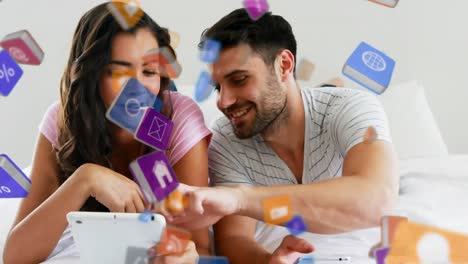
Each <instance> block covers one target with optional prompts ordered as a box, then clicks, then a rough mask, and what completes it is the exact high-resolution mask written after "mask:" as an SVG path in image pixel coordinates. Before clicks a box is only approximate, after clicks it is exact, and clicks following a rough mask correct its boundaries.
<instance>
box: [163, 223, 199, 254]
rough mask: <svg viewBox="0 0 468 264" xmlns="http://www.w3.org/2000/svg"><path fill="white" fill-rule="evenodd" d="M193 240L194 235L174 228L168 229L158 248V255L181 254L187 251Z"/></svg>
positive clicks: (165, 230)
mask: <svg viewBox="0 0 468 264" xmlns="http://www.w3.org/2000/svg"><path fill="white" fill-rule="evenodd" d="M191 238H192V234H190V233H189V232H187V231H185V230H182V229H178V228H174V227H170V226H168V227H166V228H165V229H164V233H163V235H162V238H161V242H159V244H158V246H157V249H156V250H157V254H158V255H167V254H179V253H182V252H184V251H185V248H187V244H188V242H189V241H190V239H191Z"/></svg>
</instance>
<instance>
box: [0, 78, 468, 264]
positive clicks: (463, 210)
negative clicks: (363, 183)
mask: <svg viewBox="0 0 468 264" xmlns="http://www.w3.org/2000/svg"><path fill="white" fill-rule="evenodd" d="M190 89H191V87H188V86H187V87H185V86H181V87H179V90H181V92H182V93H186V94H189V92H190ZM379 98H380V99H381V100H382V103H383V104H384V108H385V110H386V112H387V115H388V117H389V122H390V127H391V129H392V131H391V132H392V137H393V141H394V144H395V146H396V149H397V152H398V155H399V158H400V190H399V193H400V196H399V200H398V206H397V210H396V212H395V214H396V215H404V216H407V217H408V218H409V219H410V220H412V221H416V222H419V223H423V224H429V225H433V226H438V227H442V228H446V229H449V230H453V231H457V232H461V233H466V234H468V191H466V190H468V155H462V154H460V155H454V154H449V153H448V150H447V147H446V145H445V143H444V141H443V138H442V136H441V134H440V131H439V129H438V127H437V124H436V122H435V120H434V117H433V116H432V112H431V111H430V108H429V105H428V103H427V101H426V99H425V95H424V88H423V87H422V86H421V85H420V84H419V83H418V82H416V81H411V82H407V83H403V84H399V85H395V86H393V87H391V88H389V89H388V91H387V92H386V93H385V94H384V95H383V96H382V97H379ZM214 101H215V99H214V97H211V98H210V99H209V100H208V101H207V102H203V103H201V104H200V107H201V109H202V111H203V113H204V115H205V119H206V120H205V121H206V122H207V124H209V123H211V122H212V121H213V120H214V119H215V118H216V117H217V116H218V115H219V111H213V107H214V105H215V102H214ZM27 171H28V170H27V169H26V170H25V172H26V173H27ZM18 204H19V200H18V199H11V200H8V199H3V200H0V212H1V220H0V255H1V253H2V249H3V245H4V240H5V238H6V235H7V232H8V229H9V227H10V225H11V223H12V221H13V218H14V215H15V212H16V210H17V207H18ZM286 233H287V230H286V229H283V230H279V231H277V232H275V233H274V234H270V235H269V236H267V235H265V234H263V235H257V237H256V238H257V240H258V241H259V242H260V243H261V244H262V245H263V246H264V247H265V248H267V249H268V250H273V249H274V248H276V247H277V246H278V244H279V243H280V241H281V240H280V239H278V238H279V237H281V236H282V235H284V234H286ZM302 236H303V237H304V238H306V239H308V240H310V241H312V242H313V244H314V245H315V247H316V255H317V256H319V255H321V256H329V255H343V256H350V257H352V262H351V263H363V264H365V263H375V260H372V259H370V258H369V257H367V255H368V252H369V249H370V248H371V247H372V246H373V245H374V244H376V243H377V242H378V241H379V240H380V233H379V229H378V228H372V229H366V230H358V231H354V232H350V233H344V234H339V235H316V234H310V233H306V234H304V235H302ZM0 263H2V261H1V260H0ZM54 263H65V261H59V262H54ZM327 263H332V262H327Z"/></svg>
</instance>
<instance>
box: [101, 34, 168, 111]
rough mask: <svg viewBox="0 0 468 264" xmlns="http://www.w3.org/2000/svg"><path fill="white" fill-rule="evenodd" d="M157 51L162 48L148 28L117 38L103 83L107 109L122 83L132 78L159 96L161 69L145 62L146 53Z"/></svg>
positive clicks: (113, 41)
mask: <svg viewBox="0 0 468 264" xmlns="http://www.w3.org/2000/svg"><path fill="white" fill-rule="evenodd" d="M157 48H159V45H158V42H157V40H156V38H155V37H154V36H153V33H152V32H151V31H150V30H149V29H146V28H142V29H139V30H138V31H136V33H135V34H132V33H125V32H122V33H119V34H117V35H116V36H115V37H114V39H113V40H112V54H111V60H110V62H109V64H108V65H107V66H106V69H105V71H104V74H103V75H102V76H101V80H100V93H101V98H102V100H103V102H104V104H105V106H106V108H109V106H110V105H111V104H112V102H113V101H114V100H115V98H116V97H117V95H118V93H119V91H120V89H121V88H122V86H121V85H122V83H123V82H124V81H125V80H127V79H129V78H131V77H133V78H135V79H137V80H138V81H139V82H140V83H141V84H143V85H144V86H145V87H146V89H148V90H149V91H150V92H151V93H152V94H154V95H158V93H159V89H160V81H161V80H160V75H159V74H158V71H157V69H158V68H157V66H155V65H154V64H148V63H145V62H144V60H143V58H144V55H145V53H146V52H147V51H149V50H152V49H157ZM118 76H120V77H118Z"/></svg>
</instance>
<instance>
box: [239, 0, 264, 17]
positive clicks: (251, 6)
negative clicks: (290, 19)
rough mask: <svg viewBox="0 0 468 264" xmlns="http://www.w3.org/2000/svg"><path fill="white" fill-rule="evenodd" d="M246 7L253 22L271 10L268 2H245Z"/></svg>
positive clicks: (261, 0) (255, 0)
mask: <svg viewBox="0 0 468 264" xmlns="http://www.w3.org/2000/svg"><path fill="white" fill-rule="evenodd" d="M244 7H245V9H246V10H247V13H249V16H250V18H252V20H258V19H259V18H260V17H262V16H263V14H265V13H266V12H267V11H268V9H269V6H268V3H267V1H266V0H244Z"/></svg>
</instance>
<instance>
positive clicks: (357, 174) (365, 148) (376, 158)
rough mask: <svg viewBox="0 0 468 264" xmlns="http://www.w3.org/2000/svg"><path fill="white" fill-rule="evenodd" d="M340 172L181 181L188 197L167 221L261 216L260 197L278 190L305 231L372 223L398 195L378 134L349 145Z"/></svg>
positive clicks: (390, 152) (392, 164) (393, 160)
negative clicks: (275, 179) (210, 184)
mask: <svg viewBox="0 0 468 264" xmlns="http://www.w3.org/2000/svg"><path fill="white" fill-rule="evenodd" d="M343 175H344V176H343V177H339V178H334V179H330V180H324V181H320V182H314V183H310V184H302V185H288V186H271V187H247V186H236V187H215V188H194V187H189V186H183V187H182V188H181V189H180V190H184V192H186V195H187V196H188V197H189V199H190V206H189V207H188V208H187V209H186V211H185V215H184V217H175V218H174V219H173V221H172V223H174V224H176V225H179V226H182V227H185V228H189V229H196V228H199V227H201V226H208V225H211V224H213V223H215V222H217V221H218V220H219V219H220V218H221V217H223V216H225V215H230V214H237V215H243V216H247V217H251V218H254V219H257V220H261V221H263V220H264V219H263V215H264V211H263V207H262V200H263V199H265V198H270V197H274V196H279V195H288V196H289V197H290V199H291V203H292V210H293V214H298V215H300V216H301V217H302V218H303V219H304V221H305V222H306V225H307V226H308V231H310V232H314V233H323V234H329V233H340V232H346V231H351V230H355V229H361V228H368V227H372V226H377V225H378V224H379V220H380V218H381V216H383V215H386V214H389V213H391V212H392V210H393V209H394V206H395V203H396V199H397V196H398V172H397V157H396V154H395V151H394V149H393V146H392V145H391V144H390V143H387V142H385V141H382V140H374V141H370V142H363V143H359V144H357V145H355V146H354V147H352V148H351V149H350V150H349V151H348V153H347V155H346V157H345V160H344V164H343Z"/></svg>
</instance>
